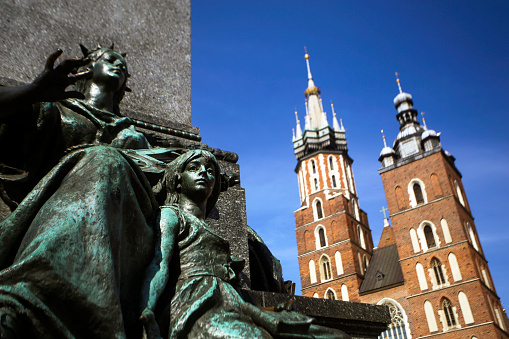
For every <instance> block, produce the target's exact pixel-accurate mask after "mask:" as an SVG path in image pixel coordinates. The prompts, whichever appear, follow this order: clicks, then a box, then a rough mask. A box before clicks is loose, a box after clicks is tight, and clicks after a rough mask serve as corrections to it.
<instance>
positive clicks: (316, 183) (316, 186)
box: [314, 178, 319, 191]
mask: <svg viewBox="0 0 509 339" xmlns="http://www.w3.org/2000/svg"><path fill="white" fill-rule="evenodd" d="M314 182H315V191H318V189H319V187H318V179H317V178H315V179H314Z"/></svg>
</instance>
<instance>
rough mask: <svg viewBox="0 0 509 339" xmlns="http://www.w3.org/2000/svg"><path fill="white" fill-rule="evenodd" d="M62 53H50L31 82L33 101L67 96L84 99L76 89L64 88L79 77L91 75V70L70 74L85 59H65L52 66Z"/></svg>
mask: <svg viewBox="0 0 509 339" xmlns="http://www.w3.org/2000/svg"><path fill="white" fill-rule="evenodd" d="M60 55H62V50H60V49H59V50H57V51H56V52H54V53H52V54H51V55H50V56H49V57H48V59H47V60H46V66H45V67H44V70H43V71H42V73H41V74H39V75H38V76H37V78H35V80H34V81H33V82H32V84H31V86H30V87H31V91H32V94H33V99H34V102H41V101H59V100H63V99H68V98H78V99H84V98H85V96H84V95H83V94H82V93H80V92H78V91H66V90H65V89H66V88H67V87H68V86H70V85H73V84H74V83H76V81H78V80H80V79H87V78H90V77H91V76H92V71H91V70H88V71H86V72H80V73H76V74H72V73H71V72H72V71H73V70H74V69H76V68H78V67H80V66H83V65H84V64H86V63H87V62H88V61H89V60H87V59H70V58H68V59H65V60H64V61H62V63H60V64H59V65H57V66H56V67H54V65H55V61H56V60H57V59H58V57H59V56H60Z"/></svg>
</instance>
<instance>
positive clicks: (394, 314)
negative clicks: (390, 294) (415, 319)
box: [378, 298, 411, 339]
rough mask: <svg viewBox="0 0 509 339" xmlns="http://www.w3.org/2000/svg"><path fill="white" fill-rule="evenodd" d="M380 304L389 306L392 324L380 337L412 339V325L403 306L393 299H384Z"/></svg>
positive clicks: (384, 338)
mask: <svg viewBox="0 0 509 339" xmlns="http://www.w3.org/2000/svg"><path fill="white" fill-rule="evenodd" d="M378 305H384V306H387V307H389V312H390V315H391V324H390V325H389V326H388V328H387V330H385V331H384V332H382V333H381V334H380V336H378V338H379V339H410V338H411V336H410V327H409V325H408V321H407V317H406V314H405V313H404V310H403V309H402V308H401V306H400V305H399V304H398V303H397V302H396V301H394V300H392V299H386V298H384V299H382V300H381V301H380V302H379V303H378Z"/></svg>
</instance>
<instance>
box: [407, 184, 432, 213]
mask: <svg viewBox="0 0 509 339" xmlns="http://www.w3.org/2000/svg"><path fill="white" fill-rule="evenodd" d="M408 196H409V198H410V206H411V207H416V206H418V205H422V204H425V203H427V202H428V198H427V195H426V187H425V186H424V183H423V182H422V180H420V179H417V178H414V179H412V180H411V181H410V182H409V183H408Z"/></svg>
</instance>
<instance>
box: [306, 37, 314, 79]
mask: <svg viewBox="0 0 509 339" xmlns="http://www.w3.org/2000/svg"><path fill="white" fill-rule="evenodd" d="M304 51H306V54H304V59H306V65H307V67H308V80H310V81H313V76H312V75H311V67H309V54H308V49H307V48H306V46H304ZM310 86H311V85H310ZM310 86H308V87H310ZM313 86H314V84H313Z"/></svg>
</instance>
